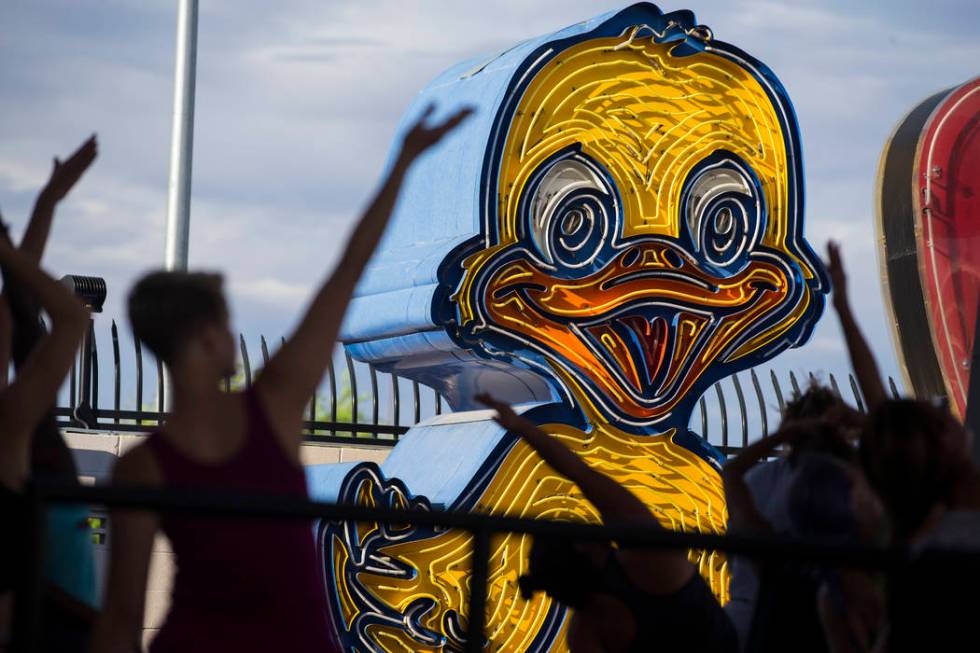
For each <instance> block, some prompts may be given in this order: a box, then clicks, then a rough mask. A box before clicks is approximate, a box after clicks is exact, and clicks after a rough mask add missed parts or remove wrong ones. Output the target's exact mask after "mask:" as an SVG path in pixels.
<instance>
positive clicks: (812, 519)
mask: <svg viewBox="0 0 980 653" xmlns="http://www.w3.org/2000/svg"><path fill="white" fill-rule="evenodd" d="M787 502H788V504H789V517H790V524H791V532H792V533H793V535H795V536H797V537H800V538H804V539H807V540H817V541H823V542H851V541H856V540H866V539H870V538H872V537H874V536H876V535H878V534H879V533H881V532H882V531H883V530H884V524H885V522H884V511H883V508H882V506H881V502H880V500H879V499H878V497H877V495H876V494H875V492H874V490H873V489H872V488H871V486H870V485H869V484H868V482H867V479H865V477H864V476H863V474H862V473H861V470H860V468H859V467H858V466H857V465H854V464H852V463H848V462H846V461H844V460H841V459H840V458H838V457H835V456H833V455H830V454H827V453H819V452H807V453H804V454H802V455H801V456H800V458H799V460H798V462H797V464H796V466H795V468H794V472H793V481H792V483H791V484H790V487H789V492H788V497H787Z"/></svg>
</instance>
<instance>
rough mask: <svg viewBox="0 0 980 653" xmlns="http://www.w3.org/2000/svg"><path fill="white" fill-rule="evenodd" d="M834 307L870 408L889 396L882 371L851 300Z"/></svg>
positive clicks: (843, 300)
mask: <svg viewBox="0 0 980 653" xmlns="http://www.w3.org/2000/svg"><path fill="white" fill-rule="evenodd" d="M834 307H835V308H836V310H837V316H838V317H839V318H840V325H841V330H842V331H843V332H844V341H845V342H846V344H847V352H848V355H849V356H850V358H851V367H852V368H853V369H854V374H855V375H856V376H857V380H858V385H859V386H860V388H861V393H862V394H863V395H864V400H865V401H866V402H867V403H868V409H869V410H870V409H872V408H874V407H875V406H877V405H878V404H880V403H881V402H883V401H884V400H885V399H886V398H887V396H886V394H885V386H884V384H883V383H882V381H881V373H880V372H879V371H878V363H877V362H876V361H875V357H874V354H872V353H871V347H869V346H868V342H867V340H865V339H864V334H862V333H861V328H860V327H859V326H858V323H857V320H855V319H854V313H853V312H852V311H851V306H850V302H848V300H847V299H846V298H844V299H840V300H837V301H835V302H834Z"/></svg>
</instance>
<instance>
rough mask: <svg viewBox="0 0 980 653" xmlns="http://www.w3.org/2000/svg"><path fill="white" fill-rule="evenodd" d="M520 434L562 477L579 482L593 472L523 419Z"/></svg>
mask: <svg viewBox="0 0 980 653" xmlns="http://www.w3.org/2000/svg"><path fill="white" fill-rule="evenodd" d="M519 434H520V436H521V437H522V438H523V439H524V441H525V442H527V443H528V444H529V445H530V446H531V448H532V449H534V450H535V451H536V452H537V454H538V455H539V456H541V458H542V460H544V461H545V462H546V463H548V464H549V465H550V466H551V467H552V468H554V470H555V471H556V472H558V473H559V474H561V475H562V476H566V477H568V478H570V479H571V480H573V481H575V482H578V481H579V479H580V478H581V477H582V475H583V474H584V473H589V472H591V471H592V470H591V469H590V468H589V466H588V465H586V464H585V462H584V461H583V460H582V459H581V458H580V457H579V456H578V455H576V454H575V453H573V452H572V451H571V450H569V448H568V447H566V446H565V445H564V444H562V443H561V442H559V441H558V440H557V439H556V438H555V437H554V436H551V435H548V434H547V433H545V432H544V431H542V430H541V429H540V428H538V426H536V425H535V424H534V423H532V422H531V421H530V420H525V419H523V418H522V423H521V427H520V431H519Z"/></svg>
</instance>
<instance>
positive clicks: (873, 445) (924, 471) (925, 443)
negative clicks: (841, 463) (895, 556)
mask: <svg viewBox="0 0 980 653" xmlns="http://www.w3.org/2000/svg"><path fill="white" fill-rule="evenodd" d="M861 462H862V464H863V466H864V468H865V470H866V472H867V474H868V478H869V479H870V480H871V482H872V484H873V485H874V486H875V488H876V489H877V491H878V492H879V494H880V495H881V497H882V499H883V501H884V503H885V506H886V508H887V509H888V512H889V515H890V517H891V519H892V523H893V527H894V529H895V534H896V535H897V536H898V537H901V538H907V537H910V536H911V535H912V534H913V533H914V532H915V531H916V530H917V529H918V528H919V527H920V526H921V525H922V523H923V521H924V520H925V519H926V517H927V516H928V515H929V512H930V511H931V510H932V509H933V507H934V506H935V505H936V504H937V503H939V502H941V501H944V500H946V499H947V497H948V495H949V491H950V485H951V482H952V480H953V479H954V478H955V477H956V475H957V473H958V472H959V471H960V470H961V469H962V468H963V467H964V466H965V465H968V464H969V458H968V454H967V437H966V433H965V431H964V430H963V427H962V426H961V425H960V424H959V423H958V422H956V420H955V419H954V418H953V417H952V416H951V415H950V414H949V412H948V411H946V410H944V409H942V408H939V407H937V406H934V405H932V404H931V403H929V402H926V401H917V400H912V399H902V400H896V401H886V402H884V403H882V404H881V405H880V406H878V407H877V408H876V409H875V410H874V411H872V413H871V415H870V418H869V420H868V424H867V427H866V429H865V434H864V437H863V438H862V441H861Z"/></svg>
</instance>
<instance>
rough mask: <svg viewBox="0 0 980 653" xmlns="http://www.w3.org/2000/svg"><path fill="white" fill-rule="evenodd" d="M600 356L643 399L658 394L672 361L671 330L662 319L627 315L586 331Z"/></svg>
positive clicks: (660, 317) (641, 314)
mask: <svg viewBox="0 0 980 653" xmlns="http://www.w3.org/2000/svg"><path fill="white" fill-rule="evenodd" d="M582 332H583V333H584V334H586V335H587V337H588V339H589V340H590V341H591V342H590V344H592V345H593V347H594V348H595V350H596V351H597V353H599V354H600V355H601V356H603V357H604V358H606V359H607V360H609V362H610V363H612V364H614V365H615V368H616V369H617V370H618V371H619V372H620V374H621V375H622V377H623V380H624V381H625V382H626V383H627V384H629V385H630V386H632V387H633V389H634V390H635V391H636V392H637V393H639V394H640V395H645V396H653V395H655V394H656V393H657V390H658V389H659V387H660V385H661V383H662V380H663V379H662V377H663V376H664V373H665V372H666V368H667V367H668V363H669V361H670V355H669V354H670V349H669V348H668V345H669V344H672V342H671V338H670V328H669V326H668V323H667V320H666V319H665V318H664V317H663V316H660V315H657V316H654V317H650V316H648V315H646V314H644V313H643V312H638V313H634V314H624V315H620V316H617V317H614V318H612V319H610V320H607V321H605V322H602V323H600V324H595V325H593V326H588V327H584V328H583V329H582Z"/></svg>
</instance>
